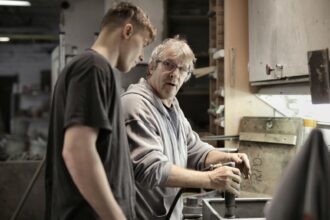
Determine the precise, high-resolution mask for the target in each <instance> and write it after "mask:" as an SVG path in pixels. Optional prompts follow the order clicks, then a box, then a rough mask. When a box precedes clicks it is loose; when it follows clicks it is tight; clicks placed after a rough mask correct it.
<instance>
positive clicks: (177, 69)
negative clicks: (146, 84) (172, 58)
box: [170, 68, 180, 78]
mask: <svg viewBox="0 0 330 220" xmlns="http://www.w3.org/2000/svg"><path fill="white" fill-rule="evenodd" d="M170 74H171V75H170V76H171V78H174V77H176V78H179V77H180V70H179V68H175V69H174V70H173V71H172V72H171V73H170Z"/></svg>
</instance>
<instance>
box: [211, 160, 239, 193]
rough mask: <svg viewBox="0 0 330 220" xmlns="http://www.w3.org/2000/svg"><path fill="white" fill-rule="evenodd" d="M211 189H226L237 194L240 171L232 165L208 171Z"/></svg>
mask: <svg viewBox="0 0 330 220" xmlns="http://www.w3.org/2000/svg"><path fill="white" fill-rule="evenodd" d="M208 176H209V179H210V187H209V188H211V189H218V190H221V191H228V192H231V193H233V194H235V195H239V191H240V182H241V177H240V176H241V172H240V171H239V169H237V168H234V167H228V166H223V167H219V168H216V169H214V170H212V171H208Z"/></svg>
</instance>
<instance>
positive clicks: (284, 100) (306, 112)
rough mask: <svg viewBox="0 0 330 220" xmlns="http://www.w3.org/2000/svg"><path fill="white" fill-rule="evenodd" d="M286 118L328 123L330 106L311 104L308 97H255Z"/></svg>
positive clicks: (258, 95) (329, 120)
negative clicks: (308, 119)
mask: <svg viewBox="0 0 330 220" xmlns="http://www.w3.org/2000/svg"><path fill="white" fill-rule="evenodd" d="M256 96H257V97H258V98H260V99H261V100H262V101H264V102H265V103H267V104H268V105H270V106H271V107H273V108H274V109H276V110H277V111H279V112H280V113H281V114H283V116H286V117H301V118H310V119H314V120H317V121H320V122H327V123H330V114H329V111H330V104H318V105H315V104H312V101H311V96H310V95H261V94H257V95H256Z"/></svg>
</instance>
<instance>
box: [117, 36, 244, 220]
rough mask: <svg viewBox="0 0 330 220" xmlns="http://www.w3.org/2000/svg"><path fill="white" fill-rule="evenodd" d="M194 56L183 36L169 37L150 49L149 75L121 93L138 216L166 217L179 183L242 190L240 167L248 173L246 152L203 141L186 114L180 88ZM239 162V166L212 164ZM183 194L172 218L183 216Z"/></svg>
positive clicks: (230, 190) (148, 217) (189, 72)
mask: <svg viewBox="0 0 330 220" xmlns="http://www.w3.org/2000/svg"><path fill="white" fill-rule="evenodd" d="M195 60H196V58H195V55H194V53H193V52H192V50H191V48H190V47H189V45H188V44H187V42H186V41H185V40H183V39H180V38H179V37H175V38H170V39H167V40H165V41H164V42H163V43H162V44H160V45H158V46H157V47H156V48H155V49H154V50H153V52H152V54H151V59H150V61H149V65H148V74H147V79H146V80H145V79H141V80H140V82H139V83H138V84H134V85H131V86H130V87H129V88H128V90H127V91H126V93H124V94H123V95H122V104H123V111H124V112H123V113H124V117H125V124H126V128H127V134H128V139H129V146H130V153H131V159H132V162H133V169H134V175H135V178H136V188H137V210H136V211H137V215H138V219H153V220H156V219H165V218H166V215H168V212H169V210H170V207H171V204H172V203H173V201H174V199H175V196H176V194H177V193H178V191H179V188H180V187H184V188H185V187H188V188H209V189H217V190H221V191H224V190H226V191H229V192H231V193H234V194H236V195H238V194H239V188H240V182H241V172H242V174H243V175H244V177H246V178H248V177H249V175H250V165H249V160H248V158H247V156H246V154H241V153H236V154H225V153H223V152H220V151H218V150H216V149H215V148H214V147H213V146H211V145H209V144H207V143H205V142H202V141H201V140H200V138H199V136H198V135H197V133H195V132H194V131H193V130H192V129H191V126H190V124H189V122H188V120H187V119H186V118H185V116H184V114H183V112H182V110H181V108H180V106H179V103H178V100H177V99H176V97H175V96H176V94H177V92H178V91H179V89H180V88H181V86H182V84H183V83H184V82H186V81H187V80H188V79H189V78H190V75H191V72H192V70H193V68H194V62H195ZM225 162H235V163H236V167H238V168H234V167H229V166H221V165H220V166H216V167H218V168H216V169H213V170H211V171H205V172H203V171H202V170H204V169H205V167H208V166H211V165H214V164H219V163H221V164H223V163H225ZM182 208H183V204H182V201H181V200H180V201H179V203H178V204H177V206H176V207H175V209H174V210H173V213H172V217H171V219H175V220H177V219H182Z"/></svg>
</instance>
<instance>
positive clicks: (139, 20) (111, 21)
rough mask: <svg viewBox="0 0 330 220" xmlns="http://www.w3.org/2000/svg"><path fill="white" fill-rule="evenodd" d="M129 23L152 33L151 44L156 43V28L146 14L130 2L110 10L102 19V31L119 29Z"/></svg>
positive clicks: (122, 3) (119, 4)
mask: <svg viewBox="0 0 330 220" xmlns="http://www.w3.org/2000/svg"><path fill="white" fill-rule="evenodd" d="M128 21H130V22H132V24H133V25H135V26H137V27H138V28H141V29H145V30H148V31H149V33H150V36H149V37H150V39H149V43H150V42H152V41H154V39H155V37H156V28H155V27H154V26H153V25H152V23H151V21H150V19H149V18H148V16H147V15H146V13H145V12H144V11H143V10H142V9H141V8H140V7H138V6H136V5H134V4H132V3H130V2H120V3H118V4H117V5H116V6H115V7H113V8H110V9H109V10H108V12H107V13H106V14H105V15H104V17H103V19H102V22H101V30H102V29H103V28H108V27H110V28H117V27H120V26H122V25H124V24H125V23H126V22H128Z"/></svg>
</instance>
